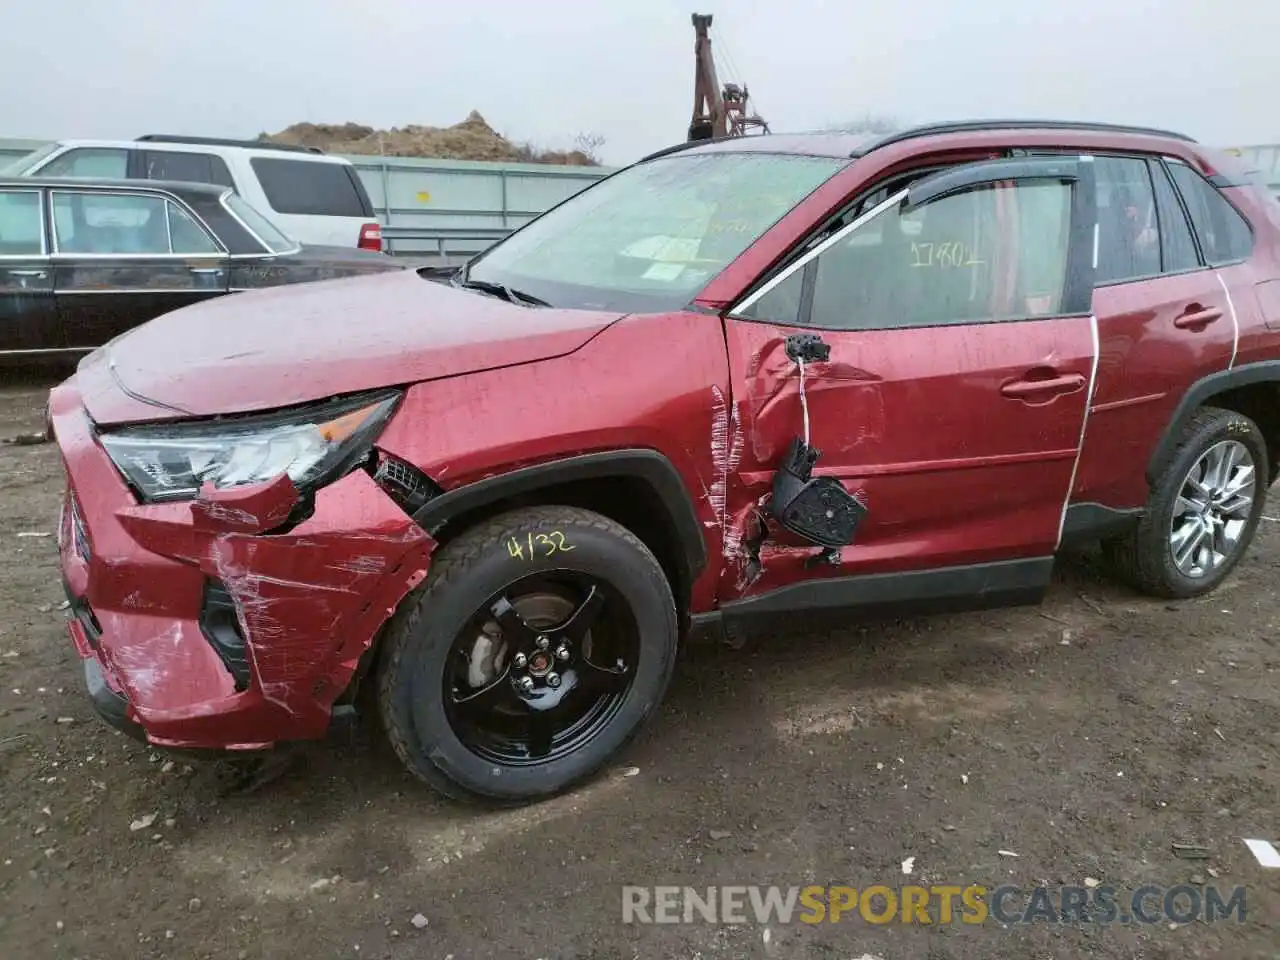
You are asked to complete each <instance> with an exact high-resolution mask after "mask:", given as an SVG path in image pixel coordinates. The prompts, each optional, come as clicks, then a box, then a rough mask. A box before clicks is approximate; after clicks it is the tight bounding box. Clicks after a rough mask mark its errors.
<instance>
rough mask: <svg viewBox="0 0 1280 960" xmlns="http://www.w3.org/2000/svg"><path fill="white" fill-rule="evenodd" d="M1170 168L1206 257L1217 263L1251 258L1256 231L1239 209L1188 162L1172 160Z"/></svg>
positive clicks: (1208, 260) (1208, 261)
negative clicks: (1188, 164)
mask: <svg viewBox="0 0 1280 960" xmlns="http://www.w3.org/2000/svg"><path fill="white" fill-rule="evenodd" d="M1169 172H1170V173H1172V174H1173V180H1174V182H1175V183H1176V184H1177V185H1178V192H1179V193H1181V194H1182V199H1183V200H1185V201H1186V204H1187V209H1188V210H1189V211H1190V213H1191V223H1192V224H1193V225H1194V226H1195V228H1196V236H1198V237H1199V238H1200V249H1201V250H1202V251H1203V252H1204V258H1205V261H1206V262H1207V263H1208V264H1209V265H1210V266H1215V267H1216V266H1221V265H1223V264H1227V263H1235V262H1236V261H1239V260H1246V259H1248V257H1249V255H1250V254H1251V253H1252V252H1253V231H1252V230H1251V229H1250V228H1249V224H1248V221H1246V220H1245V218H1244V217H1242V216H1241V215H1240V213H1239V211H1237V210H1236V208H1235V207H1233V206H1232V205H1231V204H1230V203H1229V202H1228V201H1227V199H1226V198H1225V197H1223V196H1222V194H1220V193H1219V192H1218V191H1217V189H1215V188H1214V186H1213V185H1212V184H1211V183H1209V181H1208V180H1206V179H1205V178H1204V177H1202V176H1200V174H1198V173H1197V172H1196V171H1194V170H1192V169H1191V168H1190V167H1189V166H1187V165H1186V164H1185V163H1181V162H1177V163H1170V164H1169Z"/></svg>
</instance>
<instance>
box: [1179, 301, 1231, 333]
mask: <svg viewBox="0 0 1280 960" xmlns="http://www.w3.org/2000/svg"><path fill="white" fill-rule="evenodd" d="M1221 319H1222V311H1221V310H1219V309H1218V308H1217V307H1202V306H1200V305H1199V304H1198V303H1196V304H1192V305H1191V306H1189V307H1187V309H1186V310H1184V311H1183V312H1182V313H1180V314H1178V316H1176V317H1175V318H1174V320H1173V325H1174V326H1175V327H1177V328H1178V329H1180V330H1199V329H1203V328H1204V327H1207V326H1208V325H1209V324H1211V323H1213V322H1214V321H1215V320H1221Z"/></svg>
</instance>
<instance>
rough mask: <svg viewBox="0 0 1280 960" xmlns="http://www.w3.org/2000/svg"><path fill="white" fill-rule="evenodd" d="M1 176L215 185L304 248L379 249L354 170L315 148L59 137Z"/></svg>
mask: <svg viewBox="0 0 1280 960" xmlns="http://www.w3.org/2000/svg"><path fill="white" fill-rule="evenodd" d="M5 173H6V174H7V175H9V176H20V177H28V176H35V175H37V174H38V175H40V176H42V177H105V178H108V179H113V180H173V181H192V182H195V183H215V184H221V185H222V186H226V187H231V188H232V189H233V190H235V191H236V193H238V194H239V195H240V196H241V197H243V198H244V199H245V200H246V201H248V202H249V204H250V205H252V206H254V207H257V208H258V209H259V210H260V211H262V212H263V213H264V214H265V215H266V216H268V217H269V218H270V219H271V220H272V221H274V222H275V224H276V226H278V227H279V228H280V229H281V230H282V231H283V232H284V233H286V234H288V235H289V236H291V237H293V238H294V239H295V240H297V241H298V242H299V243H302V244H304V245H306V246H340V247H350V246H355V247H360V248H361V249H365V250H378V251H381V250H382V228H381V226H380V225H379V223H378V220H377V216H376V215H375V214H374V212H373V204H372V203H371V202H370V200H369V194H368V192H367V191H366V190H365V188H364V184H363V183H362V182H361V180H360V175H359V173H357V172H356V168H355V167H354V166H352V165H351V162H350V161H349V160H344V159H342V158H341V157H332V156H328V155H326V154H324V153H323V152H321V151H320V150H317V149H316V148H314V147H290V146H280V145H275V144H264V143H258V142H256V141H251V140H250V141H246V140H218V139H213V138H209V137H175V136H162V135H159V134H151V135H148V136H145V137H139V138H138V139H137V140H59V141H57V142H55V143H51V144H49V145H48V146H46V147H43V148H41V149H40V150H38V151H36V152H35V153H33V154H30V155H28V156H26V157H23V158H22V159H20V160H17V161H15V162H14V163H12V164H11V165H10V166H9V167H8V168H7V169H6V171H5Z"/></svg>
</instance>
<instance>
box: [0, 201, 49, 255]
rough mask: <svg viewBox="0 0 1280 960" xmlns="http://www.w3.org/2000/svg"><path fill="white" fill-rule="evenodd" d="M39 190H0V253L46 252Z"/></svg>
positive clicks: (38, 253) (29, 253)
mask: <svg viewBox="0 0 1280 960" xmlns="http://www.w3.org/2000/svg"><path fill="white" fill-rule="evenodd" d="M41 220H42V217H41V213H40V192H39V191H38V190H3V191H0V257H38V256H40V255H41V254H43V253H44V224H43V223H42V222H41Z"/></svg>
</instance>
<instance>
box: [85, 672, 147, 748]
mask: <svg viewBox="0 0 1280 960" xmlns="http://www.w3.org/2000/svg"><path fill="white" fill-rule="evenodd" d="M84 685H85V688H86V689H87V690H88V691H89V700H90V702H91V703H92V704H93V709H94V710H96V711H97V713H98V716H100V717H101V718H102V719H103V720H105V721H106V722H107V723H108V724H109V725H110V726H112V727H114V728H115V729H117V730H119V731H120V732H121V733H124V734H126V735H127V736H129V737H132V738H133V739H134V740H138V741H140V742H142V743H146V742H147V735H146V733H144V732H143V729H142V727H141V726H139V725H138V724H136V723H134V722H133V721H132V720H130V719H129V714H128V709H129V704H128V702H127V701H126V700H125V699H124V697H122V696H120V695H119V694H118V693H116V692H115V691H114V690H112V689H111V688H110V687H109V686H107V680H106V678H105V677H104V676H103V675H102V668H101V667H100V666H98V661H97V660H95V659H93V657H90V658H89V659H87V660H85V661H84Z"/></svg>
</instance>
